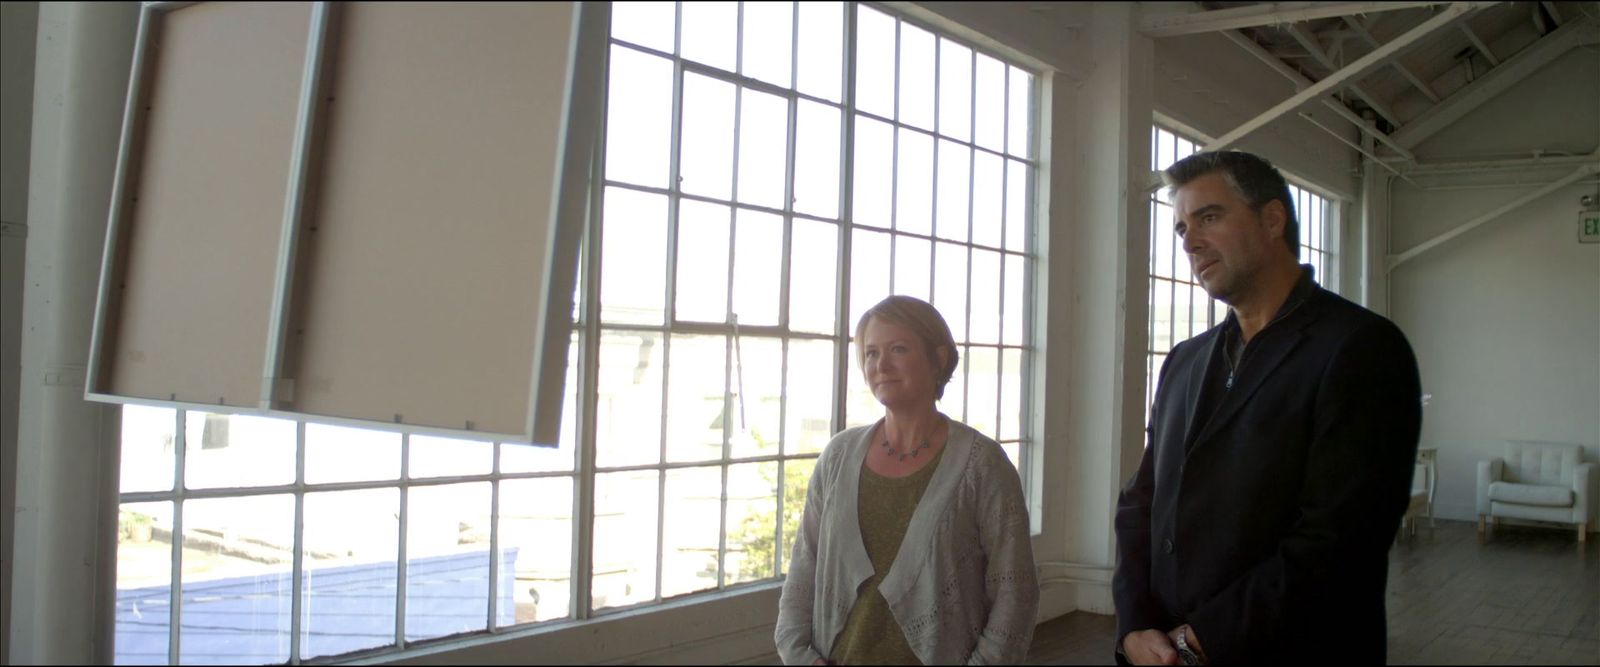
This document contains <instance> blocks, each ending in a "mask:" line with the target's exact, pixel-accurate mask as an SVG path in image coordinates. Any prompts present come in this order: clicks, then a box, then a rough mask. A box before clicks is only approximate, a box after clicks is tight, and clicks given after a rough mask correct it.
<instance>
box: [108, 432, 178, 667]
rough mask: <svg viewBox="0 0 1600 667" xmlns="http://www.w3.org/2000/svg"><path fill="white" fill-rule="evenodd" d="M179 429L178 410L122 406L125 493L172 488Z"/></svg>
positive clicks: (122, 483) (123, 483)
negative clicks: (175, 446) (175, 444)
mask: <svg viewBox="0 0 1600 667" xmlns="http://www.w3.org/2000/svg"><path fill="white" fill-rule="evenodd" d="M177 431H178V411H177V410H173V409H172V408H154V407H146V406H143V405H124V406H122V463H121V466H120V467H121V469H122V472H121V474H122V481H121V482H120V485H119V486H118V488H119V489H121V490H122V492H123V493H136V492H139V491H171V490H172V476H173V471H174V470H175V469H176V467H177V458H176V455H175V454H174V451H175V450H174V449H173V447H174V445H173V441H174V439H175V438H176V437H177ZM168 578H169V579H170V578H171V577H170V576H169V577H168ZM119 655H120V652H119ZM162 655H163V657H162V660H163V661H164V660H165V659H166V658H165V654H162Z"/></svg>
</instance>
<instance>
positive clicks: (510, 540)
mask: <svg viewBox="0 0 1600 667" xmlns="http://www.w3.org/2000/svg"><path fill="white" fill-rule="evenodd" d="M499 528H500V558H501V562H502V563H510V567H509V568H506V569H502V570H500V589H501V591H502V592H501V596H502V598H501V600H502V602H501V606H500V608H499V611H500V615H501V620H498V621H496V622H497V623H499V624H501V625H512V624H517V623H536V622H539V621H549V620H552V619H557V618H566V617H567V616H568V615H569V614H568V607H569V606H571V605H570V603H571V598H572V576H571V575H572V478H571V477H550V478H544V479H508V480H505V481H502V482H500V521H499ZM507 588H510V590H511V599H512V600H513V601H514V603H515V606H514V608H512V607H508V606H507V605H505V603H504V595H505V593H504V591H505V590H506V589H507ZM508 614H509V615H510V616H511V618H510V619H506V618H505V617H506V616H507V615H508ZM507 620H509V621H510V622H509V623H508V622H506V621H507Z"/></svg>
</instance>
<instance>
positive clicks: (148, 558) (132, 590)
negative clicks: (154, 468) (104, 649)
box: [7, 406, 393, 665]
mask: <svg viewBox="0 0 1600 667" xmlns="http://www.w3.org/2000/svg"><path fill="white" fill-rule="evenodd" d="M128 407H133V406H124V409H126V408H128ZM171 412H172V411H171V410H168V413H169V414H168V417H169V419H172V420H176V417H173V416H172V415H171V414H170V413H171ZM123 423H124V425H126V424H127V422H126V417H124V422H123ZM124 432H126V431H124ZM168 477H170V475H169V476H168ZM169 484H170V482H169ZM186 557H187V555H186ZM9 592H10V591H7V593H9ZM171 610H172V503H169V502H161V503H123V504H122V507H121V508H120V511H119V512H118V514H117V610H116V612H115V613H116V640H115V641H116V647H117V651H116V656H115V657H114V658H113V660H114V662H115V664H118V665H165V664H168V660H167V650H168V639H169V636H170V634H171V631H172V623H171V620H172V614H171ZM390 634H391V635H392V634H393V633H392V632H391V633H390Z"/></svg>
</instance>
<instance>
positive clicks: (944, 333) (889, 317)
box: [855, 294, 961, 400]
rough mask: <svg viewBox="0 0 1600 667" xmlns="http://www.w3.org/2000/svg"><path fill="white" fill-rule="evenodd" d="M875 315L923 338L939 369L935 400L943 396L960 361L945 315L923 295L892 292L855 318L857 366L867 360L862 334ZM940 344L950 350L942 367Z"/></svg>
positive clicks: (935, 385) (925, 346) (959, 354)
mask: <svg viewBox="0 0 1600 667" xmlns="http://www.w3.org/2000/svg"><path fill="white" fill-rule="evenodd" d="M874 317H877V318H881V319H883V320H884V321H885V322H892V323H894V324H898V325H900V326H903V327H905V328H907V329H910V330H911V331H912V333H915V334H916V335H917V338H920V339H921V340H922V349H923V352H924V353H925V354H927V355H928V364H929V365H931V366H933V367H934V368H935V369H937V373H936V374H935V376H934V380H935V384H934V387H933V397H934V400H938V399H941V398H944V386H945V385H947V384H949V383H950V377H951V376H953V375H955V372H956V364H957V363H959V362H960V361H961V353H959V352H957V351H956V339H955V336H952V335H950V325H949V324H947V323H945V321H944V316H943V315H940V314H939V311H938V309H936V308H934V307H933V304H931V303H928V302H926V301H923V300H922V299H918V298H916V297H914V296H906V295H903V294H896V295H894V296H891V297H889V298H887V299H884V300H882V301H879V302H878V305H875V306H873V307H871V308H869V309H867V312H865V313H862V314H861V319H860V320H859V321H857V322H856V338H855V343H856V366H857V367H860V366H861V365H862V364H863V363H865V361H866V348H865V347H864V346H863V345H862V341H861V336H862V334H864V333H866V330H867V322H869V321H871V320H872V318H874ZM941 347H942V348H944V349H946V350H949V351H950V355H949V356H948V357H946V358H945V363H944V367H943V368H940V366H939V352H938V350H939V348H941Z"/></svg>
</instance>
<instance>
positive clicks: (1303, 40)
mask: <svg viewBox="0 0 1600 667" xmlns="http://www.w3.org/2000/svg"><path fill="white" fill-rule="evenodd" d="M1286 29H1287V30H1288V31H1289V36H1290V37H1293V38H1294V39H1295V41H1297V42H1300V46H1301V47H1302V48H1304V49H1305V50H1306V53H1309V54H1311V57H1312V58H1313V59H1315V60H1316V61H1317V62H1319V63H1322V66H1323V67H1326V68H1328V69H1329V70H1337V69H1339V64H1338V63H1335V62H1334V61H1333V58H1332V57H1330V56H1328V54H1327V53H1324V52H1323V51H1322V45H1321V44H1318V43H1317V39H1316V37H1314V36H1313V35H1311V34H1310V33H1307V32H1306V31H1305V30H1304V29H1303V28H1301V27H1300V26H1295V25H1291V26H1287V27H1286ZM1345 87H1346V88H1349V89H1350V92H1353V93H1355V94H1356V97H1359V98H1361V100H1362V101H1363V102H1366V103H1367V106H1369V107H1372V110H1373V111H1375V112H1377V114H1378V115H1379V116H1383V119H1384V120H1386V121H1388V122H1389V124H1390V125H1392V126H1394V127H1399V126H1400V118H1399V117H1398V116H1395V115H1394V110H1392V109H1390V108H1389V105H1388V104H1386V103H1384V102H1383V101H1382V100H1380V99H1378V98H1377V97H1375V96H1373V95H1372V94H1371V93H1368V92H1367V91H1366V89H1365V88H1362V87H1361V85H1360V84H1357V83H1356V82H1355V81H1351V82H1350V84H1349V85H1348V86H1345Z"/></svg>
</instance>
